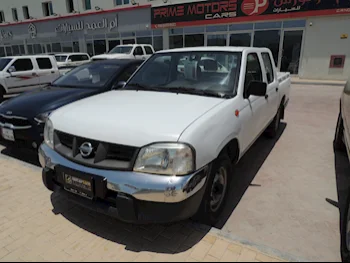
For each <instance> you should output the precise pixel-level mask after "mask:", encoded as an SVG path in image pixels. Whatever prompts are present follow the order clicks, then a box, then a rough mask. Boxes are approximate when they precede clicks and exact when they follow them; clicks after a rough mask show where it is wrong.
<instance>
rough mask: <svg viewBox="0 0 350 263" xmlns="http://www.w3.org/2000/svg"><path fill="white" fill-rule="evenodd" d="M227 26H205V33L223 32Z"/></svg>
mask: <svg viewBox="0 0 350 263" xmlns="http://www.w3.org/2000/svg"><path fill="white" fill-rule="evenodd" d="M225 31H227V25H224V26H207V32H225Z"/></svg>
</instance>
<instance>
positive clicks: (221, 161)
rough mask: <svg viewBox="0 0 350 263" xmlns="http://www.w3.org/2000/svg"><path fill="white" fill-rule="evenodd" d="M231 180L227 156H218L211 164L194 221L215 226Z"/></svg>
mask: <svg viewBox="0 0 350 263" xmlns="http://www.w3.org/2000/svg"><path fill="white" fill-rule="evenodd" d="M231 178H232V164H231V160H230V158H229V157H228V155H227V154H223V155H220V156H219V157H218V158H217V159H216V160H215V161H214V162H213V164H212V167H211V171H210V175H209V177H208V181H207V183H206V190H205V193H204V196H203V200H202V203H201V205H200V208H199V210H198V212H197V214H196V215H195V217H194V219H195V220H198V221H200V222H201V223H203V224H207V225H210V226H215V224H216V223H217V222H218V221H219V219H220V215H221V213H222V211H223V209H224V207H225V204H226V201H227V193H228V189H229V187H230V183H231Z"/></svg>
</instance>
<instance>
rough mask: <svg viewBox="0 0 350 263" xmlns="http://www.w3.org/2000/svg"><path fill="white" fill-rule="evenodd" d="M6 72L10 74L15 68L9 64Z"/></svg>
mask: <svg viewBox="0 0 350 263" xmlns="http://www.w3.org/2000/svg"><path fill="white" fill-rule="evenodd" d="M7 72H8V73H10V74H12V73H13V72H16V68H15V67H14V66H11V67H10V68H9V69H8V70H7Z"/></svg>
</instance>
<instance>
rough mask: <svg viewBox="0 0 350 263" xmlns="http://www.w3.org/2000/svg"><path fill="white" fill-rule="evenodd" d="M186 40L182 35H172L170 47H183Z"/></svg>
mask: <svg viewBox="0 0 350 263" xmlns="http://www.w3.org/2000/svg"><path fill="white" fill-rule="evenodd" d="M183 42H184V37H183V36H182V35H178V36H170V37H169V47H170V49H172V48H182V47H183V45H184V44H183Z"/></svg>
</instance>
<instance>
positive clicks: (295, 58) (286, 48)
mask: <svg viewBox="0 0 350 263" xmlns="http://www.w3.org/2000/svg"><path fill="white" fill-rule="evenodd" d="M303 35H304V31H303V30H291V31H284V36H283V47H282V56H281V71H282V72H290V73H291V74H293V75H298V73H299V65H300V63H299V62H300V57H301V48H302V43H303Z"/></svg>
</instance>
